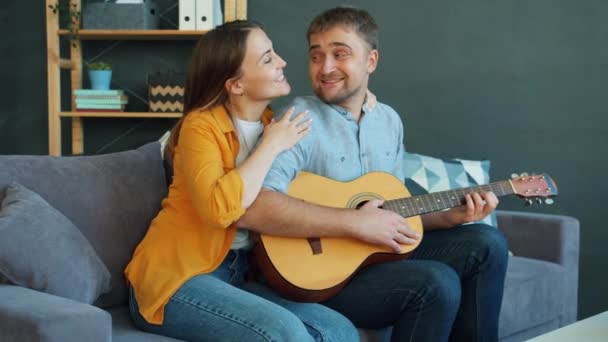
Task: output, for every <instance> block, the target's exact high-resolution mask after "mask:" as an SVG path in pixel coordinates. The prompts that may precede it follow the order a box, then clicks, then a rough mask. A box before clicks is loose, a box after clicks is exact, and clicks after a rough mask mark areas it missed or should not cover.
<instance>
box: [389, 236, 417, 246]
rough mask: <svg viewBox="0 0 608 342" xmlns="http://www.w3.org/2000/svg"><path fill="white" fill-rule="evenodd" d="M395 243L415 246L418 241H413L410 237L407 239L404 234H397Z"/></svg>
mask: <svg viewBox="0 0 608 342" xmlns="http://www.w3.org/2000/svg"><path fill="white" fill-rule="evenodd" d="M394 240H395V241H397V243H400V244H403V245H413V244H415V243H416V242H417V241H418V240H416V239H412V238H410V237H407V236H405V235H403V234H397V235H395V238H394Z"/></svg>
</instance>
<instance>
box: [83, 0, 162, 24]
mask: <svg viewBox="0 0 608 342" xmlns="http://www.w3.org/2000/svg"><path fill="white" fill-rule="evenodd" d="M158 17H159V13H158V7H157V5H156V3H155V2H154V1H151V0H143V2H142V3H133V4H130V3H120V4H117V3H110V2H90V3H87V4H86V5H84V10H83V14H82V27H83V28H84V29H99V30H103V29H112V30H120V29H123V30H154V29H157V28H158V22H159V19H158Z"/></svg>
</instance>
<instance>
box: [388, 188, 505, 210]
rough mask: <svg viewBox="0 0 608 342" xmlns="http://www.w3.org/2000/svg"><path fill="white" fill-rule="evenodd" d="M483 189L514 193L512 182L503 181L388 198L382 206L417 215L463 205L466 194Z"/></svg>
mask: <svg viewBox="0 0 608 342" xmlns="http://www.w3.org/2000/svg"><path fill="white" fill-rule="evenodd" d="M481 191H492V192H494V194H496V196H498V197H500V196H506V195H511V194H514V191H513V188H512V186H511V183H509V181H501V182H495V183H490V184H485V185H480V186H472V187H468V188H461V189H456V190H446V191H440V192H433V193H430V194H426V195H419V196H413V197H405V198H398V199H393V200H388V201H385V202H384V204H383V205H382V207H383V208H384V209H387V210H392V211H394V212H396V213H398V214H400V215H401V216H403V217H410V216H417V215H422V214H426V213H430V212H433V211H439V210H443V209H449V208H453V207H458V206H461V205H463V204H465V203H466V201H465V196H466V195H467V194H468V193H471V192H481Z"/></svg>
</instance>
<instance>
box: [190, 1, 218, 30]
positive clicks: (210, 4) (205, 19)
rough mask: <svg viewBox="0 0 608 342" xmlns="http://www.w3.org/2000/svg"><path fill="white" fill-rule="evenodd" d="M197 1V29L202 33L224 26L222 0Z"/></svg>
mask: <svg viewBox="0 0 608 342" xmlns="http://www.w3.org/2000/svg"><path fill="white" fill-rule="evenodd" d="M195 1H196V29H197V30H199V31H201V30H203V31H206V30H211V29H213V28H214V27H216V26H217V25H220V24H222V22H223V21H224V20H223V18H222V8H221V4H220V0H195Z"/></svg>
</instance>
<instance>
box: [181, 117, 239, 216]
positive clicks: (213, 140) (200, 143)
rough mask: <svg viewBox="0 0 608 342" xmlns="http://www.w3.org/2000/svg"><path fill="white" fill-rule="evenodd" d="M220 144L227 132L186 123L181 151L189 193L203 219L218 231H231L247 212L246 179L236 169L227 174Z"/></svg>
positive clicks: (223, 142)
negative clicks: (228, 229)
mask: <svg viewBox="0 0 608 342" xmlns="http://www.w3.org/2000/svg"><path fill="white" fill-rule="evenodd" d="M220 144H227V142H226V141H225V138H224V135H223V133H221V132H219V131H214V130H212V129H211V128H210V127H207V126H205V125H204V124H192V123H191V122H187V121H186V122H184V125H183V126H182V129H181V131H180V138H179V146H178V148H179V150H180V154H181V161H182V162H181V165H182V172H183V174H184V178H185V183H186V187H187V191H188V193H189V195H190V197H191V200H192V204H193V206H194V208H195V210H196V211H197V212H198V214H199V215H200V217H201V219H202V220H203V221H204V222H205V223H206V224H209V225H211V226H213V227H216V228H227V227H229V226H230V225H231V224H232V223H233V222H234V221H236V220H238V219H239V218H240V217H241V216H242V215H243V214H244V213H245V208H244V207H243V205H242V201H243V180H242V178H241V175H240V174H239V173H238V171H237V170H236V169H232V170H230V171H228V172H226V171H225V163H224V159H225V158H227V157H228V158H233V157H232V156H226V155H222V150H221V147H220Z"/></svg>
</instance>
